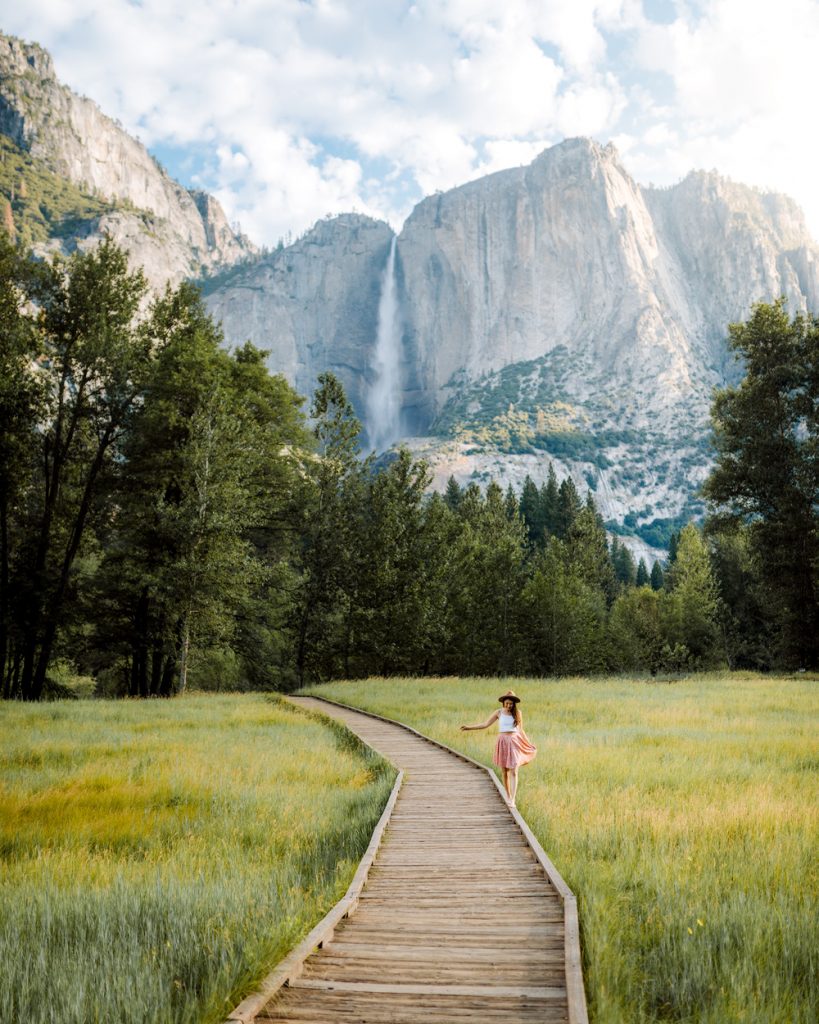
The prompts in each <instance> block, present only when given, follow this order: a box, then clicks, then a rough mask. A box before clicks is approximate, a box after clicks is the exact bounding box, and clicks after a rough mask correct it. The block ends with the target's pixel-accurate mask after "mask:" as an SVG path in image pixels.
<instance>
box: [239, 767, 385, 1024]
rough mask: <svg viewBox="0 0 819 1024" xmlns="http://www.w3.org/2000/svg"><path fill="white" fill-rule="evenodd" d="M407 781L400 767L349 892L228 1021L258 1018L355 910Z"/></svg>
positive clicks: (243, 1023) (247, 1020)
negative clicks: (307, 959)
mask: <svg viewBox="0 0 819 1024" xmlns="http://www.w3.org/2000/svg"><path fill="white" fill-rule="evenodd" d="M403 781H404V773H403V772H400V771H399V773H398V775H397V776H396V779H395V782H394V783H393V787H392V791H391V792H390V796H389V799H388V800H387V804H386V806H385V808H384V810H383V812H382V814H381V817H380V818H379V819H378V823H377V824H376V826H375V828H374V829H373V834H372V837H371V838H370V842H369V845H368V847H367V849H366V850H365V851H364V856H363V857H362V858H361V861H360V862H359V865H358V869H357V871H356V873H355V875H354V876H353V880H352V882H350V885H349V887H348V889H347V892H346V893H345V894H344V896H343V897H342V898H341V899H340V900H339V901H338V903H336V905H335V906H334V907H333V908H332V909H331V910H330V911H329V912H328V913H327V914H326V915H325V916H324V917H323V918H322V919H321V921H319V923H318V924H317V925H316V927H315V928H313V930H312V931H311V932H310V933H309V934H308V935H307V936H306V938H304V939H303V940H302V941H301V942H300V943H299V945H298V946H296V948H295V949H294V950H293V951H292V952H291V953H290V954H289V955H288V956H286V957H285V958H284V960H282V961H281V962H280V963H279V964H277V965H276V967H275V968H274V969H273V970H272V971H271V972H270V974H268V975H267V977H266V978H264V980H263V981H262V983H261V985H260V986H259V989H258V991H257V992H254V993H252V994H251V995H249V996H247V998H245V999H243V1000H242V1001H241V1003H239V1005H238V1006H237V1007H235V1008H234V1009H233V1010H231V1012H230V1013H229V1014H228V1015H227V1021H241V1022H242V1024H248V1022H250V1021H253V1020H255V1018H256V1016H257V1015H258V1013H259V1012H260V1011H261V1010H262V1008H263V1007H264V1005H265V1003H267V1002H269V1000H270V998H271V997H272V996H273V995H275V993H276V992H278V990H279V989H280V988H281V987H282V986H283V985H285V984H286V983H287V982H288V981H289V980H290V978H291V976H295V974H297V973H298V971H299V970H300V969H301V966H302V964H303V963H304V960H305V959H306V958H307V957H308V956H309V955H310V953H311V952H312V951H313V949H315V948H316V946H318V945H320V943H322V942H324V941H325V940H329V939H331V938H332V937H333V933H334V930H335V927H336V925H337V924H338V923H339V922H340V921H341V920H342V918H344V917H346V916H347V915H348V914H350V913H352V912H353V911H354V910H355V907H356V904H357V901H358V898H359V896H360V894H361V890H362V888H363V887H364V883H365V882H366V880H367V872H368V871H369V870H370V867H371V866H372V863H373V861H374V860H375V855H376V852H377V851H378V847H379V845H380V843H381V838H382V836H383V835H384V830H385V829H386V827H387V822H388V821H389V820H390V815H391V814H392V810H393V807H395V802H396V800H397V799H398V794H399V792H400V790H401V785H402V783H403Z"/></svg>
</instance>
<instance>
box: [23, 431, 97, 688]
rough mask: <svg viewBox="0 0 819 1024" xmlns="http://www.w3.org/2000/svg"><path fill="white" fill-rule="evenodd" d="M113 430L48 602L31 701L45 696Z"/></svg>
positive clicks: (85, 494)
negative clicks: (64, 609)
mask: <svg viewBox="0 0 819 1024" xmlns="http://www.w3.org/2000/svg"><path fill="white" fill-rule="evenodd" d="M114 429H115V426H114V424H113V423H110V424H109V425H108V426H107V428H106V430H105V433H104V434H103V435H102V438H101V439H100V442H99V445H98V447H97V451H96V454H95V456H94V461H93V462H92V463H91V468H90V469H89V471H88V477H87V479H86V481H85V487H84V489H83V495H82V500H81V502H80V507H79V509H78V511H77V515H76V518H75V519H74V524H73V526H72V527H71V532H70V534H69V540H68V546H67V548H66V552H65V556H64V557H63V564H62V568H61V570H60V578H59V580H58V582H57V587H56V589H55V591H54V594H53V596H52V598H51V601H50V602H49V607H48V612H47V614H46V616H45V629H44V630H43V639H42V642H41V644H40V653H39V657H38V658H37V666H36V669H35V670H34V675H33V679H32V684H31V694H32V696H31V699H32V700H39V699H40V697H41V696H42V693H43V687H44V686H45V678H46V672H47V671H48V666H49V663H50V662H51V653H52V650H53V648H54V641H55V639H56V637H57V624H58V621H59V618H60V613H61V611H62V605H63V599H64V597H65V591H66V588H67V587H68V578H69V576H70V575H71V567H72V566H73V564H74V559H75V558H76V555H77V551H78V550H79V547H80V541H81V540H82V536H83V533H84V532H85V523H86V520H87V519H88V513H89V512H90V511H91V504H92V502H93V497H94V485H95V484H96V482H97V477H98V476H99V473H100V470H101V469H102V465H103V462H104V460H105V453H106V451H107V450H108V446H109V445H110V443H111V440H112V438H113V434H114Z"/></svg>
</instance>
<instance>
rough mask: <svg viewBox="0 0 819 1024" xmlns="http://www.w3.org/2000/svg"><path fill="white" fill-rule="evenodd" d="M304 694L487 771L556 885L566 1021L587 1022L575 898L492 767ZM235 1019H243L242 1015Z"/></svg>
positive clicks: (357, 710)
mask: <svg viewBox="0 0 819 1024" xmlns="http://www.w3.org/2000/svg"><path fill="white" fill-rule="evenodd" d="M304 696H308V697H311V698H312V699H313V700H320V701H323V702H324V703H325V704H332V705H334V706H335V707H337V708H343V709H344V710H345V711H354V712H355V713H356V714H359V715H366V716H367V717H368V718H375V719H377V720H378V721H381V722H387V723H388V724H389V725H397V726H399V727H400V728H401V729H405V730H406V731H407V732H410V733H412V734H413V735H414V736H418V737H419V738H420V739H422V740H426V741H427V743H431V744H432V745H433V746H436V747H440V748H441V750H446V751H447V753H449V754H452V755H454V756H455V757H457V758H459V759H460V760H461V761H466V762H467V764H471V765H473V766H474V767H475V768H479V769H480V770H481V771H483V772H486V774H487V775H488V776H489V778H490V779H491V780H492V782H493V784H494V785H495V788H496V789H497V790H498V793H499V794H500V796H501V799H502V800H503V802H504V804H505V806H506V807H507V809H508V810H509V812H510V814H511V815H512V817H513V818H514V819H515V823H516V824H517V826H518V828H519V829H520V831H521V832H522V833H523V837H524V839H525V840H526V842H527V843H528V844H529V847H530V848H531V850H532V852H533V853H534V855H535V857H536V858H537V860H538V863H539V864H540V866H541V867H542V868H543V870H544V871H545V873H546V877H547V878H548V879H549V881H550V882H551V883H552V885H553V886H554V887H555V889H556V890H557V893H558V895H559V896H560V899H561V902H562V904H563V934H564V960H565V965H566V996H567V1001H568V1007H569V1024H588V1021H589V1016H588V1009H587V1007H586V991H585V989H584V987H583V967H582V960H581V955H580V923H579V919H578V915H577V899H576V897H575V895H574V893H573V892H572V890H571V889H570V888H569V886H568V885H567V884H566V882H565V881H564V879H563V877H562V876H561V874H560V872H559V871H558V870H557V868H556V867H555V865H554V864H553V863H552V861H551V860H550V859H549V857H548V855H547V854H546V851H545V850H544V849H543V847H542V846H541V845H540V843H539V842H538V840H537V838H536V837H535V835H534V833H533V832H532V830H531V829H530V828H529V826H528V825H527V824H526V822H525V821H524V819H523V818H522V817H521V814H520V812H519V811H518V809H517V808H516V807H510V806H509V804H508V803H507V800H506V793H505V791H504V788H503V784H502V783H501V781H500V779H499V778H498V777H497V775H496V774H495V773H494V772H493V771H492V769H491V768H487V767H486V765H485V764H481V763H480V762H479V761H476V760H475V759H474V758H472V757H469V756H468V755H467V754H462V753H461V752H460V751H459V750H454V749H453V748H452V747H448V746H447V745H446V744H445V743H441V742H440V741H439V740H434V739H432V737H430V736H425V735H424V733H422V732H418V730H417V729H413V728H412V726H410V725H405V723H404V722H399V721H397V720H396V719H394V718H386V717H385V716H384V715H377V714H376V713H375V712H374V711H365V710H364V709H363V708H356V707H353V706H352V705H351V704H343V703H342V702H341V701H338V700H331V699H330V698H329V697H319V696H318V695H317V694H314V693H311V694H304ZM396 796H397V793H396ZM385 824H386V823H385ZM238 1019H239V1020H243V1018H238Z"/></svg>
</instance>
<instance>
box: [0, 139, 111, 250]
mask: <svg viewBox="0 0 819 1024" xmlns="http://www.w3.org/2000/svg"><path fill="white" fill-rule="evenodd" d="M0 196H3V197H5V198H6V200H8V202H9V204H10V209H11V215H12V218H13V221H14V229H15V240H16V241H17V243H18V244H19V245H20V247H21V248H22V249H23V250H27V249H29V248H31V246H33V245H35V244H37V243H42V242H46V241H48V239H49V238H64V239H67V240H68V239H73V238H76V237H77V236H81V235H82V234H83V231H84V228H85V226H86V225H92V224H94V223H95V222H96V221H97V220H98V219H99V218H100V217H101V216H102V215H103V214H104V213H108V212H110V211H112V210H113V209H115V208H116V207H115V206H114V205H113V204H111V203H106V202H102V201H101V200H99V199H96V198H94V197H93V196H90V195H87V194H86V193H84V192H82V190H81V189H79V188H78V187H77V186H76V185H73V184H72V183H71V182H69V181H68V180H67V179H65V178H63V177H60V175H57V174H54V173H53V172H52V171H50V170H48V168H47V167H46V166H45V164H43V163H42V162H41V161H40V160H38V159H37V158H36V157H32V156H30V155H29V154H28V153H25V152H23V150H21V149H19V148H18V147H17V146H15V144H14V143H13V142H12V141H11V139H9V138H8V137H7V136H5V135H0Z"/></svg>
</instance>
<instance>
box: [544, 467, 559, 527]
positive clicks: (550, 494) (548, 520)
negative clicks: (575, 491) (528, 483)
mask: <svg viewBox="0 0 819 1024" xmlns="http://www.w3.org/2000/svg"><path fill="white" fill-rule="evenodd" d="M540 504H541V507H542V509H543V525H544V530H545V531H546V532H547V533H548V534H549V535H551V534H554V533H556V532H557V529H558V523H559V507H560V496H559V491H558V485H557V477H556V476H555V468H554V466H553V465H552V463H551V462H550V463H549V472H548V474H547V477H546V483H545V484H544V485H543V486H542V487H541V489H540Z"/></svg>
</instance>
